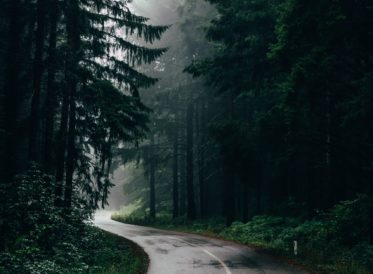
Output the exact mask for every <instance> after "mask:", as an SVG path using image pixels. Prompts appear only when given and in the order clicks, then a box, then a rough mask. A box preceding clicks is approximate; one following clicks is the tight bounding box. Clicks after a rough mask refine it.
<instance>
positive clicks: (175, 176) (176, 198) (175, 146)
mask: <svg viewBox="0 0 373 274" xmlns="http://www.w3.org/2000/svg"><path fill="white" fill-rule="evenodd" d="M178 131H179V130H178V128H177V126H176V125H175V130H174V136H173V137H174V140H173V141H174V143H173V167H172V169H173V184H172V193H173V195H172V197H173V217H174V218H177V217H179V174H178V173H179V161H178V145H179V144H178V139H179V132H178Z"/></svg>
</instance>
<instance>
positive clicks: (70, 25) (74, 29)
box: [64, 0, 80, 213]
mask: <svg viewBox="0 0 373 274" xmlns="http://www.w3.org/2000/svg"><path fill="white" fill-rule="evenodd" d="M78 20H79V6H78V3H77V1H75V0H74V1H73V0H71V1H69V2H68V4H67V15H66V21H67V24H66V25H67V36H68V44H69V51H70V52H69V56H68V61H67V62H68V64H67V68H68V72H67V85H68V90H69V95H70V100H69V106H70V110H69V112H70V113H69V132H68V144H67V159H66V185H65V195H64V205H65V208H66V210H67V213H69V212H70V209H71V206H72V193H73V177H74V171H75V160H76V147H75V137H76V115H77V113H76V93H77V85H78V80H77V68H78V60H79V55H78V54H79V49H80V45H79V44H80V33H79V24H78Z"/></svg>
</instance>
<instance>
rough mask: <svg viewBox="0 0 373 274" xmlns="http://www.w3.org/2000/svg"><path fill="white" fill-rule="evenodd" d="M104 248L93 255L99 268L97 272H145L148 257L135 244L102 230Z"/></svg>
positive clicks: (113, 273) (107, 273)
mask: <svg viewBox="0 0 373 274" xmlns="http://www.w3.org/2000/svg"><path fill="white" fill-rule="evenodd" d="M103 237H104V242H105V248H103V249H101V250H98V251H97V253H96V254H95V256H94V261H95V264H97V266H98V267H99V268H100V270H98V272H97V274H146V272H147V269H148V265H149V258H148V256H147V254H146V253H145V251H144V250H143V249H142V248H140V247H139V246H137V245H136V244H134V243H132V242H130V241H128V240H126V239H124V238H122V237H119V236H116V235H114V234H110V233H107V232H103Z"/></svg>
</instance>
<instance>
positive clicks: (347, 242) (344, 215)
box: [220, 196, 373, 274]
mask: <svg viewBox="0 0 373 274" xmlns="http://www.w3.org/2000/svg"><path fill="white" fill-rule="evenodd" d="M372 206H373V200H372V198H370V197H368V196H359V197H358V198H357V199H355V200H352V201H344V202H341V203H339V204H337V205H336V206H334V207H333V208H332V209H330V210H329V211H327V212H326V213H320V214H319V215H318V217H317V218H315V219H313V220H308V221H301V220H297V219H294V218H288V217H286V218H284V217H275V216H257V217H254V218H253V219H252V220H251V221H249V222H248V223H246V224H243V223H240V222H236V223H233V224H232V226H230V227H228V228H226V229H225V230H224V231H222V233H220V235H221V236H223V237H224V238H228V239H232V240H235V241H239V242H242V243H245V244H254V245H257V246H260V247H265V248H269V249H272V250H274V251H276V252H278V253H280V254H284V255H287V256H289V257H293V258H296V259H300V260H301V261H304V262H306V263H307V264H308V265H310V266H311V267H313V268H315V269H318V270H319V271H321V272H322V273H338V274H342V273H356V274H358V273H370V272H369V270H370V269H373V260H372V258H373V257H372V250H373V245H372V242H371V235H370V233H371V231H372V224H371V214H370V213H371V212H372V211H371V208H372ZM293 241H297V242H298V245H299V250H298V252H299V255H298V256H297V257H295V256H294V255H293ZM348 271H350V272H348Z"/></svg>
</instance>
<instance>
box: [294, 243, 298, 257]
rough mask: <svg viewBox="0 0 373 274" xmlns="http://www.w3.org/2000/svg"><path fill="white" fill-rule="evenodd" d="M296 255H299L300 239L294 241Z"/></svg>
mask: <svg viewBox="0 0 373 274" xmlns="http://www.w3.org/2000/svg"><path fill="white" fill-rule="evenodd" d="M294 255H295V256H297V255H298V241H294Z"/></svg>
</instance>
